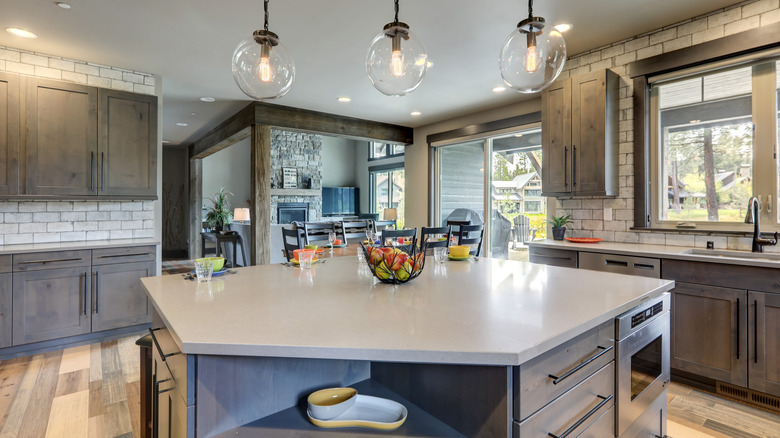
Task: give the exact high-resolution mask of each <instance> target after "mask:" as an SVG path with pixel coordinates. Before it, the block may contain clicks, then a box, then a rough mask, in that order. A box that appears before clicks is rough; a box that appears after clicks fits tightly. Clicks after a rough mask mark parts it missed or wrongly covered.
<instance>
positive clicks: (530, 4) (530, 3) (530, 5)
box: [266, 0, 534, 18]
mask: <svg viewBox="0 0 780 438" xmlns="http://www.w3.org/2000/svg"><path fill="white" fill-rule="evenodd" d="M267 2H268V0H266V3H267ZM533 16H534V0H528V18H531V17H533Z"/></svg>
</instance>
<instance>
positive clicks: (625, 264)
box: [604, 259, 628, 268]
mask: <svg viewBox="0 0 780 438" xmlns="http://www.w3.org/2000/svg"><path fill="white" fill-rule="evenodd" d="M604 264H605V265H607V266H620V267H623V268H627V267H628V262H624V261H622V260H610V259H604Z"/></svg>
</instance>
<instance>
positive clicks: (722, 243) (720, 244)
mask: <svg viewBox="0 0 780 438" xmlns="http://www.w3.org/2000/svg"><path fill="white" fill-rule="evenodd" d="M707 242H713V243H714V244H715V249H726V248H728V237H725V236H696V243H695V246H696V247H697V248H706V247H707Z"/></svg>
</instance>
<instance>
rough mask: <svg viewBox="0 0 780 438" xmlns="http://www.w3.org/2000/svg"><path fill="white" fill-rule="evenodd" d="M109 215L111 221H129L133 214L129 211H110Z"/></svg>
mask: <svg viewBox="0 0 780 438" xmlns="http://www.w3.org/2000/svg"><path fill="white" fill-rule="evenodd" d="M110 213H111V220H112V221H129V220H131V219H132V218H133V213H132V212H130V211H112V212H110Z"/></svg>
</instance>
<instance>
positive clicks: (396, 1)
mask: <svg viewBox="0 0 780 438" xmlns="http://www.w3.org/2000/svg"><path fill="white" fill-rule="evenodd" d="M266 1H267V0H266ZM395 22H396V23H398V0H395Z"/></svg>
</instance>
